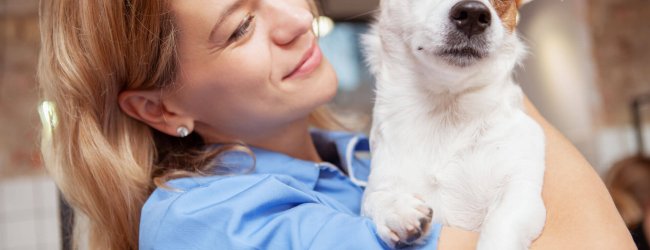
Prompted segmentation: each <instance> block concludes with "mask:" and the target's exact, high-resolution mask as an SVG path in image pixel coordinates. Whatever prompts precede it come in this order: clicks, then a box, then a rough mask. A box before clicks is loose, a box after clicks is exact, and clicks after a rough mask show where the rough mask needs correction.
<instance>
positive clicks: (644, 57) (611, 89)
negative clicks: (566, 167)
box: [588, 0, 650, 125]
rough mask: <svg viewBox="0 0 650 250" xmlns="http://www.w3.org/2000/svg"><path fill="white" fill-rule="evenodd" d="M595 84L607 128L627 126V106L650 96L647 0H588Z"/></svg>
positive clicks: (628, 119)
mask: <svg viewBox="0 0 650 250" xmlns="http://www.w3.org/2000/svg"><path fill="white" fill-rule="evenodd" d="M589 2H590V4H589V5H588V6H589V13H590V15H589V23H590V25H591V30H592V37H593V42H594V45H593V49H594V57H595V59H596V67H597V77H598V85H599V88H600V92H601V95H602V97H603V102H604V105H603V108H604V114H605V120H606V122H607V123H608V125H621V124H626V123H629V121H630V116H629V107H628V104H629V102H630V100H631V99H632V98H634V96H637V95H639V94H641V93H650V48H649V46H650V22H648V17H649V16H650V1H647V0H590V1H589Z"/></svg>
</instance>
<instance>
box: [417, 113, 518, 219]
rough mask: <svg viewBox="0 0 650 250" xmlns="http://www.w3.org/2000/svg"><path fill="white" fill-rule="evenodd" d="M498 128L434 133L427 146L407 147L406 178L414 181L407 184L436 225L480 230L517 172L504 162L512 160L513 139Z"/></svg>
mask: <svg viewBox="0 0 650 250" xmlns="http://www.w3.org/2000/svg"><path fill="white" fill-rule="evenodd" d="M502 125H503V124H500V126H498V127H485V126H480V125H476V126H474V127H472V128H465V129H462V130H448V131H445V130H438V132H437V133H435V135H434V136H433V137H432V138H431V140H432V141H431V142H432V143H428V144H424V143H423V144H422V146H421V148H419V149H417V150H414V149H413V148H411V149H410V150H411V152H410V153H409V155H412V156H413V157H412V158H411V159H410V160H409V161H410V163H409V164H407V165H410V166H414V167H413V168H410V169H409V170H407V171H408V172H409V173H408V175H411V177H410V178H408V179H409V180H417V181H414V182H413V183H412V184H411V185H412V188H413V189H414V190H413V191H415V192H416V193H420V194H426V195H425V196H426V197H425V199H426V200H427V203H428V204H429V205H430V206H431V207H432V208H433V210H434V211H436V212H435V215H434V220H435V221H436V222H440V223H444V224H446V225H451V226H455V227H460V228H463V229H465V230H472V231H479V230H480V228H481V225H482V223H483V220H484V218H485V217H486V215H487V213H488V211H490V210H491V209H492V208H491V206H492V205H493V204H495V201H496V200H498V199H499V195H500V194H501V193H502V189H503V186H504V185H505V184H506V183H507V182H508V181H509V179H508V178H509V177H510V176H512V175H513V174H515V172H516V171H517V169H514V168H512V167H510V165H507V164H505V163H507V162H512V159H510V158H512V157H511V155H510V154H509V152H508V148H507V145H512V144H513V143H512V142H511V141H512V140H516V139H515V138H512V137H511V136H509V134H508V132H507V130H506V129H504V126H502ZM512 129H515V128H512ZM418 134H420V135H422V134H424V133H418ZM434 137H435V139H433V138H434ZM419 139H422V137H420V138H419ZM410 140H415V138H411V139H410ZM414 151H417V152H414Z"/></svg>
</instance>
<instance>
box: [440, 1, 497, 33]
mask: <svg viewBox="0 0 650 250" xmlns="http://www.w3.org/2000/svg"><path fill="white" fill-rule="evenodd" d="M449 19H451V22H452V23H453V24H455V25H456V28H457V29H458V30H459V31H461V32H463V33H464V34H465V35H467V37H469V38H471V37H472V36H475V35H479V34H481V33H483V32H484V31H485V30H486V29H487V28H488V27H490V24H491V23H492V14H490V9H488V7H487V6H485V4H483V3H481V2H479V1H462V2H460V3H457V4H456V5H454V7H452V8H451V12H450V14H449Z"/></svg>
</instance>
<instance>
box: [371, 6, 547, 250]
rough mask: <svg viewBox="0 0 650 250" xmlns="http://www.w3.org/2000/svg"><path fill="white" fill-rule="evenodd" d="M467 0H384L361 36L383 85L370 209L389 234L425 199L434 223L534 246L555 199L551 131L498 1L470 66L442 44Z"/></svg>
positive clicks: (488, 244)
mask: <svg viewBox="0 0 650 250" xmlns="http://www.w3.org/2000/svg"><path fill="white" fill-rule="evenodd" d="M458 2H460V1H459V0H409V1H405V0H383V1H382V2H381V7H380V14H379V17H378V20H377V22H376V23H375V24H374V26H373V29H372V30H371V33H370V34H368V35H367V36H366V37H365V39H364V40H365V41H364V43H365V46H366V48H367V55H368V58H369V64H370V66H371V70H372V71H373V73H374V74H375V76H376V78H377V97H376V103H375V109H374V121H373V126H372V131H371V134H370V139H371V143H372V145H371V147H372V155H373V156H372V157H373V159H372V162H373V167H372V172H371V175H370V179H369V183H368V186H367V189H366V192H365V196H364V203H363V207H362V212H363V214H364V215H366V216H369V217H371V218H372V219H373V220H374V221H375V223H376V224H377V229H378V232H379V234H380V236H381V237H382V239H383V240H384V241H386V242H388V243H389V244H394V243H395V238H396V237H399V238H400V239H401V240H402V241H403V240H404V239H405V237H406V234H407V232H406V231H407V230H408V229H409V228H412V227H413V226H414V225H415V226H417V225H419V222H418V220H419V219H421V218H422V217H423V216H426V212H425V211H423V209H422V206H423V205H426V206H429V207H430V208H432V209H433V211H434V213H433V221H434V222H435V223H443V224H444V225H448V226H451V227H457V228H461V229H464V230H470V231H477V232H479V231H480V232H481V234H480V238H479V242H478V249H494V250H509V249H527V248H528V247H529V245H530V243H531V241H532V240H534V239H535V238H536V237H537V236H538V235H539V233H540V232H541V230H542V228H543V225H544V223H545V218H546V211H545V208H544V204H543V200H542V197H541V191H542V184H543V176H544V135H543V131H542V129H541V127H540V126H539V125H538V124H537V123H536V122H534V121H533V120H532V119H531V118H530V117H529V116H527V115H526V114H525V113H524V111H523V103H522V102H523V94H522V92H521V89H520V88H519V86H518V85H516V84H515V83H514V82H513V79H512V71H513V69H514V67H515V65H516V64H517V62H518V61H519V60H520V58H521V57H522V55H523V54H524V53H525V49H524V46H523V45H522V43H521V42H520V40H519V38H518V37H517V35H516V33H514V32H509V31H508V30H506V28H504V26H503V25H502V23H501V21H500V19H499V17H498V15H497V13H496V12H495V10H494V9H493V8H492V7H491V5H490V2H489V1H487V0H481V2H483V3H485V4H486V5H487V6H490V9H491V11H492V25H491V27H490V28H489V29H488V30H486V38H487V41H488V43H487V45H486V47H487V48H486V51H487V56H486V57H484V58H482V59H480V60H477V61H473V62H470V63H467V64H466V65H463V66H459V65H454V64H450V63H449V62H448V61H446V60H444V59H443V58H441V57H439V56H437V55H436V54H435V52H436V50H438V49H439V48H440V47H444V46H447V45H446V41H445V34H447V33H448V32H449V30H450V29H453V28H454V27H453V26H452V24H451V23H450V21H449V20H448V16H449V14H448V13H449V10H450V9H451V7H452V6H454V5H455V4H456V3H458ZM413 197H420V198H419V199H418V198H413Z"/></svg>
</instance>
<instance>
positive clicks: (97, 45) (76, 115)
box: [38, 0, 342, 249]
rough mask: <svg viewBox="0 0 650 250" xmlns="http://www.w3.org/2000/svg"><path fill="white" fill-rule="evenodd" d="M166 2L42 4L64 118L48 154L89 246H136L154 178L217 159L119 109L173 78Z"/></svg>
mask: <svg viewBox="0 0 650 250" xmlns="http://www.w3.org/2000/svg"><path fill="white" fill-rule="evenodd" d="M166 4H167V3H166V1H157V0H124V1H120V0H97V1H73V0H47V1H45V0H44V1H41V3H40V6H39V9H40V15H41V19H40V26H41V37H42V38H41V39H42V43H41V53H40V59H39V70H38V78H39V83H40V88H41V92H42V95H43V98H44V100H47V101H49V102H51V103H53V104H54V105H53V109H54V113H55V114H56V124H55V128H53V130H52V131H51V135H45V134H44V135H43V138H42V143H41V150H42V153H43V157H44V160H45V165H46V168H47V169H48V171H49V173H50V175H51V176H52V177H53V179H54V180H55V181H56V183H57V186H58V187H59V189H60V190H61V192H62V193H63V195H64V197H65V199H66V200H67V201H68V202H69V203H70V204H71V205H72V207H73V208H74V210H75V214H76V215H77V216H83V217H84V218H86V219H87V220H86V221H87V225H85V226H86V227H87V233H88V236H89V238H88V239H87V240H88V241H87V242H88V247H89V248H90V249H137V248H138V228H139V221H140V209H141V207H142V205H143V204H144V202H145V200H146V199H147V197H148V196H149V194H150V193H151V192H152V190H153V189H154V188H155V185H154V183H153V178H154V177H158V176H165V174H168V176H171V177H172V178H173V177H177V176H174V175H173V174H169V173H170V172H173V171H170V170H186V171H192V170H196V169H198V167H199V165H202V164H205V163H206V162H208V161H209V160H210V158H211V157H214V155H215V152H214V151H213V152H210V153H205V152H201V151H200V149H201V146H203V142H202V140H201V138H200V137H198V136H194V137H190V138H189V139H177V138H173V137H170V136H167V135H164V134H162V133H160V132H157V131H155V130H153V129H151V128H150V127H148V126H146V125H145V124H143V123H141V122H138V121H136V120H134V119H132V118H130V117H129V116H127V115H126V114H125V113H123V112H122V111H121V110H120V108H119V105H118V101H117V98H118V94H119V93H120V92H121V91H124V90H131V89H160V88H165V87H168V86H170V85H171V82H172V79H174V77H175V75H174V74H175V69H176V66H177V65H176V62H177V61H176V54H175V53H176V51H175V45H176V44H175V42H176V30H175V27H174V22H173V21H174V20H173V16H172V14H171V13H170V12H169V8H168V6H166ZM311 119H312V121H313V122H314V124H315V126H317V127H321V128H330V129H331V128H342V127H341V126H340V125H339V124H338V122H336V119H335V118H333V116H332V115H331V114H330V112H329V111H327V110H326V109H319V110H317V111H315V112H314V113H313V114H312V116H311ZM197 150H198V151H197ZM178 152H182V153H181V154H178ZM196 152H199V153H196ZM172 153H174V154H172ZM218 153H219V151H217V152H216V154H218ZM179 155H180V157H178V156H179ZM206 155H207V157H206ZM170 159H171V160H170ZM183 161H185V163H187V165H183V164H182V163H183ZM174 162H176V163H181V164H174ZM75 221H76V222H80V221H81V220H75ZM76 224H77V225H75V231H76V232H77V233H79V232H80V230H78V229H79V227H80V226H81V225H80V224H79V223H76ZM77 236H78V234H77ZM79 240H80V239H78V238H77V239H75V241H74V242H75V243H76V247H75V248H77V247H79V246H78V242H79Z"/></svg>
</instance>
